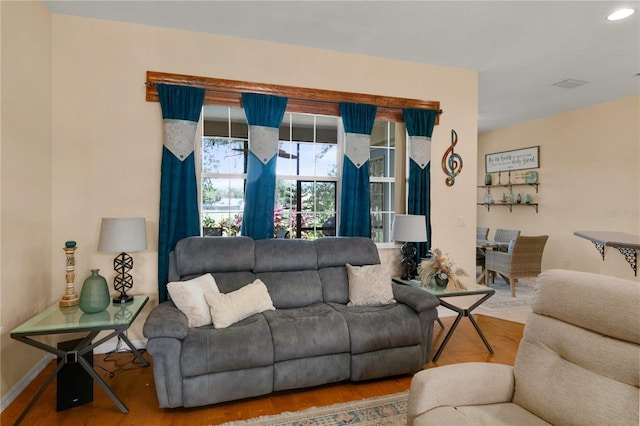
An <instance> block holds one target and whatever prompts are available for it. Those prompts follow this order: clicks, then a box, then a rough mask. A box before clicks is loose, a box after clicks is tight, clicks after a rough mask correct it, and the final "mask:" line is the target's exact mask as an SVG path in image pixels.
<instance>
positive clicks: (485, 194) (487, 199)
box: [484, 192, 491, 204]
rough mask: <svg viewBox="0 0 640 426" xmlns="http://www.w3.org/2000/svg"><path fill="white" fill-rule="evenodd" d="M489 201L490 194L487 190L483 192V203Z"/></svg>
mask: <svg viewBox="0 0 640 426" xmlns="http://www.w3.org/2000/svg"><path fill="white" fill-rule="evenodd" d="M490 202H491V196H490V195H489V193H488V192H485V193H484V203H485V204H489V203H490Z"/></svg>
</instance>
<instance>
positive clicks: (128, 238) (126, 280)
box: [98, 217, 147, 304]
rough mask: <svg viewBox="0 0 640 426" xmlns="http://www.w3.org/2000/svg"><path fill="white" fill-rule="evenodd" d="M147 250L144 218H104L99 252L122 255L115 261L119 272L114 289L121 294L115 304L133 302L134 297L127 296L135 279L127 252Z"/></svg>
mask: <svg viewBox="0 0 640 426" xmlns="http://www.w3.org/2000/svg"><path fill="white" fill-rule="evenodd" d="M146 249H147V230H146V224H145V220H144V218H143V217H122V218H106V217H104V218H102V225H101V226H100V240H99V242H98V251H101V252H104V253H120V254H119V255H117V256H116V257H115V259H113V269H114V270H115V271H116V272H117V275H116V276H115V278H114V279H113V287H114V288H115V289H116V291H117V292H118V293H120V294H119V295H118V296H116V297H114V298H113V303H114V304H124V303H129V302H131V301H133V296H129V295H128V294H127V290H129V289H130V288H131V287H133V277H132V276H131V275H130V274H129V271H130V270H131V269H132V268H133V258H132V257H131V256H130V255H129V254H127V253H126V252H129V253H131V252H136V251H142V250H146Z"/></svg>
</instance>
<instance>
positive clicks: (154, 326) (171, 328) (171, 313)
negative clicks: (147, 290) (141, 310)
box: [142, 301, 189, 340]
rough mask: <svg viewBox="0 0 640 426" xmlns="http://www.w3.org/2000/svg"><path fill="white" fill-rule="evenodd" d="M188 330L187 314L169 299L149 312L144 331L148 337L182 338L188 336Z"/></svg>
mask: <svg viewBox="0 0 640 426" xmlns="http://www.w3.org/2000/svg"><path fill="white" fill-rule="evenodd" d="M188 330H189V326H188V322H187V317H186V315H185V314H183V313H182V312H181V311H180V310H179V309H178V308H177V307H176V305H174V304H173V302H170V301H167V302H163V303H161V304H159V305H158V306H156V307H154V308H153V309H152V310H151V312H149V316H148V317H147V320H146V321H145V323H144V327H143V329H142V333H143V334H144V336H145V337H146V338H147V339H153V338H157V337H171V338H174V339H180V340H182V339H184V338H185V337H186V336H187V331H188Z"/></svg>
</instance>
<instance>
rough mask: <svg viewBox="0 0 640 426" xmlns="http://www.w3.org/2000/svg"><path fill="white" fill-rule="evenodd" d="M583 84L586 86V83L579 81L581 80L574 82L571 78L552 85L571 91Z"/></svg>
mask: <svg viewBox="0 0 640 426" xmlns="http://www.w3.org/2000/svg"><path fill="white" fill-rule="evenodd" d="M584 84H587V82H586V81H581V80H574V79H572V78H568V79H566V80H562V81H559V82H557V83H554V84H553V86H556V87H562V88H563V89H573V88H576V87H578V86H582V85H584Z"/></svg>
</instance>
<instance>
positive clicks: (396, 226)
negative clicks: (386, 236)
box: [391, 214, 427, 243]
mask: <svg viewBox="0 0 640 426" xmlns="http://www.w3.org/2000/svg"><path fill="white" fill-rule="evenodd" d="M391 239H392V240H394V241H403V242H405V243H406V242H412V243H418V242H422V241H427V218H426V217H425V216H424V215H415V214H397V215H395V216H394V217H393V226H392V228H391Z"/></svg>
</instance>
